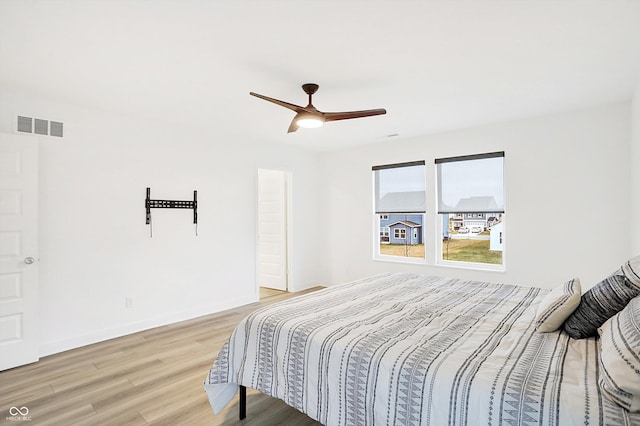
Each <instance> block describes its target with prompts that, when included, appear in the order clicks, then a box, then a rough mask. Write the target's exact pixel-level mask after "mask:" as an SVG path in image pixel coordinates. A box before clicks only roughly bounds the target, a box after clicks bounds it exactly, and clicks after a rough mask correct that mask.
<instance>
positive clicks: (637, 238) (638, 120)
mask: <svg viewBox="0 0 640 426" xmlns="http://www.w3.org/2000/svg"><path fill="white" fill-rule="evenodd" d="M630 159H631V164H630V166H631V192H630V202H631V218H632V220H631V225H630V229H631V253H633V255H640V221H639V220H638V218H639V217H640V79H639V80H638V84H637V85H636V90H635V93H634V95H633V100H632V102H631V155H630Z"/></svg>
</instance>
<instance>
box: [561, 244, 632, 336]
mask: <svg viewBox="0 0 640 426" xmlns="http://www.w3.org/2000/svg"><path fill="white" fill-rule="evenodd" d="M638 295H640V256H638V257H634V258H633V259H630V260H628V261H627V262H625V264H624V265H622V267H621V268H620V269H618V270H617V271H616V272H614V273H613V274H611V275H610V276H608V277H607V278H605V279H604V280H602V281H601V282H599V283H598V284H596V285H595V286H593V287H592V288H590V289H589V290H587V292H586V293H585V294H583V295H582V298H581V299H580V304H579V305H578V307H577V308H576V310H575V311H573V313H572V314H571V315H570V316H569V318H567V319H566V320H565V322H564V324H562V329H563V330H564V331H566V332H567V333H568V334H569V336H571V337H573V338H574V339H583V338H585V337H590V336H595V335H596V331H597V330H598V327H600V326H601V325H602V324H604V322H605V321H606V320H608V319H609V318H611V317H612V316H614V315H615V314H617V313H618V312H620V311H621V310H622V309H624V307H625V306H627V303H629V301H630V300H631V299H633V298H634V297H636V296H638Z"/></svg>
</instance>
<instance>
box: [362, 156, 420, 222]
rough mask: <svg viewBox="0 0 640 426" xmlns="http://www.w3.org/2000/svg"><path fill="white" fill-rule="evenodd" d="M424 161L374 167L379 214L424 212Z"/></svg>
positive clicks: (376, 210) (375, 206)
mask: <svg viewBox="0 0 640 426" xmlns="http://www.w3.org/2000/svg"><path fill="white" fill-rule="evenodd" d="M424 165H425V162H424V161H414V162H411V163H400V164H387V165H383V166H374V167H372V170H373V175H374V192H375V195H374V197H375V199H374V204H375V205H374V209H375V212H376V213H378V214H379V213H424V212H425V210H426V208H425V205H426V201H425V190H426V179H425V167H424Z"/></svg>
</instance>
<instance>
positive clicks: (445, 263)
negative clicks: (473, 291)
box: [435, 260, 506, 272]
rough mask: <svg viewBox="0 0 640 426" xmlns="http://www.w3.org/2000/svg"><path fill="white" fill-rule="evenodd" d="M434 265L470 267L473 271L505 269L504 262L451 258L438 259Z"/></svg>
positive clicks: (498, 270)
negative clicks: (461, 260) (476, 261)
mask: <svg viewBox="0 0 640 426" xmlns="http://www.w3.org/2000/svg"><path fill="white" fill-rule="evenodd" d="M435 266H442V267H445V268H455V269H471V270H474V271H486V272H505V271H506V268H505V267H504V264H502V265H496V264H492V263H473V262H456V261H453V260H440V261H438V262H436V264H435Z"/></svg>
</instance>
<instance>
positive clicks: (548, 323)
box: [536, 278, 582, 333]
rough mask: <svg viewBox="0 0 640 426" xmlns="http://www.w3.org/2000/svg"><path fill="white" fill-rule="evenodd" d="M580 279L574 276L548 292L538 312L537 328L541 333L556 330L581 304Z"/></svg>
mask: <svg viewBox="0 0 640 426" xmlns="http://www.w3.org/2000/svg"><path fill="white" fill-rule="evenodd" d="M581 293H582V289H581V287H580V279H578V278H573V279H570V280H569V281H567V282H566V283H564V284H563V285H562V286H560V287H558V288H556V289H554V290H553V291H552V292H551V293H549V294H547V295H546V296H545V297H544V299H542V302H540V305H539V306H538V311H537V312H536V330H537V331H538V332H539V333H549V332H551V331H556V330H558V329H559V328H560V326H562V323H563V322H564V320H566V319H567V317H569V315H571V314H572V313H573V311H575V310H576V308H577V307H578V305H579V304H580V294H581Z"/></svg>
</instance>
